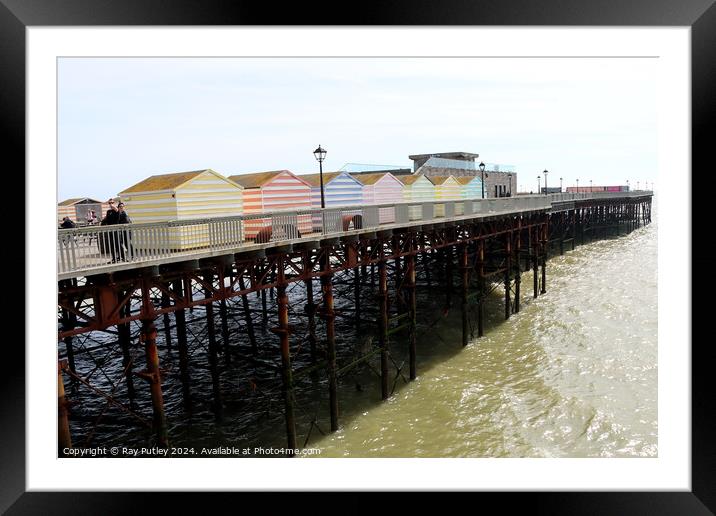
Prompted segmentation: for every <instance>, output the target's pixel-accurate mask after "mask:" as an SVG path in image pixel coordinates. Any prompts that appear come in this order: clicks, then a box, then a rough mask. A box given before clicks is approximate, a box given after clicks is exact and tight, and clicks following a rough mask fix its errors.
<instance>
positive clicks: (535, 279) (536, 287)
mask: <svg viewBox="0 0 716 516" xmlns="http://www.w3.org/2000/svg"><path fill="white" fill-rule="evenodd" d="M530 231H531V233H532V280H533V285H532V286H533V290H534V298H535V299H537V296H538V295H539V276H538V272H537V250H538V249H539V239H538V238H537V235H538V231H539V226H534V227H532V228H531V230H530Z"/></svg>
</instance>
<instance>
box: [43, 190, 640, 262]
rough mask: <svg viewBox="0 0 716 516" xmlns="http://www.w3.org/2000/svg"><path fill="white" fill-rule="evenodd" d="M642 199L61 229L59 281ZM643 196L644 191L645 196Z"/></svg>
mask: <svg viewBox="0 0 716 516" xmlns="http://www.w3.org/2000/svg"><path fill="white" fill-rule="evenodd" d="M635 193H636V192H603V194H605V195H604V196H602V195H599V194H595V193H591V194H584V193H576V194H550V195H529V196H518V197H506V198H490V199H464V200H459V201H434V202H405V203H395V204H376V205H365V206H343V207H332V208H325V209H307V210H280V211H274V212H267V213H257V214H245V215H237V216H231V217H216V218H205V219H194V220H176V221H169V222H157V223H144V224H120V225H112V226H88V227H83V228H73V229H59V230H58V236H57V269H58V274H59V275H63V274H67V273H73V274H72V275H76V274H77V273H80V272H81V273H91V272H96V273H99V272H103V271H106V270H111V269H112V268H113V267H112V266H113V264H116V263H143V262H150V261H152V262H155V261H161V260H163V259H167V258H169V257H181V256H191V255H206V254H209V255H212V254H215V253H219V252H221V251H227V250H236V251H238V250H240V249H242V248H247V247H249V246H250V247H257V246H258V247H269V246H271V245H274V244H275V243H277V242H295V241H300V240H304V239H305V240H315V239H317V238H323V237H330V236H336V235H341V234H346V233H347V232H361V231H362V230H371V229H376V228H390V227H406V226H412V225H420V224H424V223H429V222H433V221H435V222H440V221H445V220H459V219H465V218H478V217H485V216H491V215H496V214H504V213H510V212H515V213H519V212H527V211H540V210H545V211H546V210H549V209H550V208H551V207H552V204H553V203H557V202H560V201H567V200H576V199H586V198H590V197H591V198H599V197H631V196H633V195H634V194H635ZM641 194H642V195H643V194H644V193H643V192H642V193H641Z"/></svg>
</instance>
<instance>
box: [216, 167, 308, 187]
mask: <svg viewBox="0 0 716 516" xmlns="http://www.w3.org/2000/svg"><path fill="white" fill-rule="evenodd" d="M284 172H288V173H289V174H291V175H293V174H292V173H291V171H290V170H272V171H269V172H254V173H252V174H238V175H235V176H229V179H231V180H232V181H233V182H235V183H238V184H240V185H241V186H243V187H244V188H260V187H262V186H263V185H265V184H266V183H268V182H269V181H271V180H272V179H273V178H275V177H276V176H277V175H279V174H283V173H284ZM295 177H299V178H300V176H295Z"/></svg>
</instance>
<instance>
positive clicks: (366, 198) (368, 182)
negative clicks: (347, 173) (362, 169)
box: [352, 172, 403, 224]
mask: <svg viewBox="0 0 716 516" xmlns="http://www.w3.org/2000/svg"><path fill="white" fill-rule="evenodd" d="M352 175H353V177H355V178H356V179H357V180H358V181H360V183H361V184H362V185H363V204H395V203H398V202H403V183H401V182H400V181H399V180H398V179H397V178H396V177H395V176H394V175H393V174H391V173H390V172H379V173H375V174H352ZM378 219H379V221H380V224H388V223H391V222H395V210H394V209H393V208H381V209H380V210H378Z"/></svg>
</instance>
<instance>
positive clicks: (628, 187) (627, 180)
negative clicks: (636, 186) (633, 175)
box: [627, 179, 629, 192]
mask: <svg viewBox="0 0 716 516" xmlns="http://www.w3.org/2000/svg"><path fill="white" fill-rule="evenodd" d="M628 191H629V180H628V179H627V192H628Z"/></svg>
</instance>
